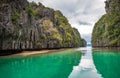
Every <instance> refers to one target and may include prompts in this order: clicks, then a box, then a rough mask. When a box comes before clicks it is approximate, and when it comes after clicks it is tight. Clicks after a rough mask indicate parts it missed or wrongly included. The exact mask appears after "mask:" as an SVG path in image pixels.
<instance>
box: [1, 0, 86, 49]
mask: <svg viewBox="0 0 120 78" xmlns="http://www.w3.org/2000/svg"><path fill="white" fill-rule="evenodd" d="M85 45H86V42H85V40H84V39H82V38H81V36H80V34H79V32H78V31H77V29H75V28H72V27H71V25H70V24H69V23H68V20H67V19H66V17H65V16H63V14H62V13H61V12H60V11H54V10H53V9H50V8H48V7H45V6H43V5H42V4H41V3H38V4H36V3H34V2H31V3H29V2H28V1H27V0H0V50H30V49H53V48H70V47H80V46H85Z"/></svg>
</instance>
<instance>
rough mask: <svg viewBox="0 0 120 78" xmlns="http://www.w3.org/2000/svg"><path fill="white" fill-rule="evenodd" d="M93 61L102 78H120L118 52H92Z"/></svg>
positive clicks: (119, 52) (119, 53) (119, 55)
mask: <svg viewBox="0 0 120 78" xmlns="http://www.w3.org/2000/svg"><path fill="white" fill-rule="evenodd" d="M93 59H94V64H95V66H96V69H97V70H98V71H99V73H101V74H102V77H103V78H120V51H104V50H102V51H93Z"/></svg>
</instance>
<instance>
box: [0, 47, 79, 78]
mask: <svg viewBox="0 0 120 78" xmlns="http://www.w3.org/2000/svg"><path fill="white" fill-rule="evenodd" d="M80 57H81V53H80V52H79V51H76V50H72V49H70V50H65V51H63V52H55V53H50V54H43V55H32V56H27V57H23V56H19V57H16V56H14V57H6V58H0V78H68V76H69V74H70V72H71V71H72V67H73V66H75V65H78V64H79V60H80Z"/></svg>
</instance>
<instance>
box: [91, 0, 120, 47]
mask: <svg viewBox="0 0 120 78" xmlns="http://www.w3.org/2000/svg"><path fill="white" fill-rule="evenodd" d="M105 3H106V7H105V9H106V14H105V15H103V16H102V18H101V19H100V20H99V21H98V22H97V23H96V24H95V27H94V29H93V33H92V46H93V47H120V0H107V1H106V2H105Z"/></svg>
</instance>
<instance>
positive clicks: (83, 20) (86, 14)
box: [28, 0, 105, 42]
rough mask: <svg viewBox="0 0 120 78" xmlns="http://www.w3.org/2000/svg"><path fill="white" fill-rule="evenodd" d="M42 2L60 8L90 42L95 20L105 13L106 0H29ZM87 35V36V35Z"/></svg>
mask: <svg viewBox="0 0 120 78" xmlns="http://www.w3.org/2000/svg"><path fill="white" fill-rule="evenodd" d="M28 1H35V2H41V3H43V4H44V5H45V6H47V7H51V8H53V9H55V10H60V11H61V12H62V13H63V14H64V15H65V16H66V17H67V18H68V20H69V23H70V24H71V25H72V26H73V27H75V28H77V29H78V30H79V32H80V34H81V36H82V37H83V38H85V39H86V40H87V42H90V38H91V33H92V29H93V26H94V24H95V22H97V20H98V19H99V18H100V17H101V16H102V15H103V14H105V9H104V7H105V4H104V1H105V0H69V1H68V0H28ZM86 36H87V37H86Z"/></svg>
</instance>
